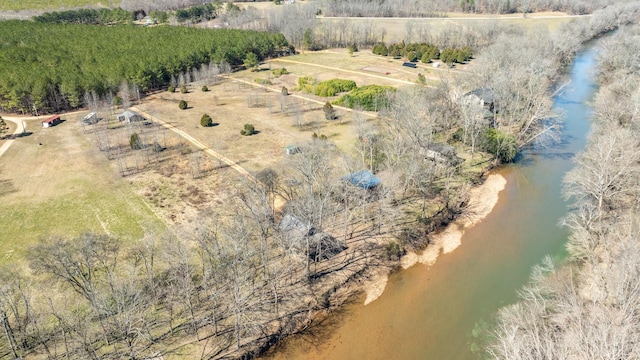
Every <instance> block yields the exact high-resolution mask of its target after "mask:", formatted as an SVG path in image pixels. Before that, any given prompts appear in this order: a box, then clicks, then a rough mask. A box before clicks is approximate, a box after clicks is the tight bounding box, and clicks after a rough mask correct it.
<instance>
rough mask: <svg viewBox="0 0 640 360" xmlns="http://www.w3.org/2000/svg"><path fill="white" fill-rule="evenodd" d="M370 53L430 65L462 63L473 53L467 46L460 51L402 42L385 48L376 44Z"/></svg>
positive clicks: (381, 44) (381, 43)
mask: <svg viewBox="0 0 640 360" xmlns="http://www.w3.org/2000/svg"><path fill="white" fill-rule="evenodd" d="M371 52H372V53H374V54H376V55H381V56H391V57H394V58H401V57H405V58H406V59H407V60H408V61H411V62H415V61H422V62H423V63H430V62H431V61H432V60H438V59H440V60H442V61H443V62H444V63H446V64H449V65H451V64H453V63H460V64H462V63H464V62H466V61H468V60H470V59H471V57H472V56H473V51H472V50H471V48H470V47H469V46H465V47H463V48H462V49H452V48H448V47H447V48H444V49H442V51H440V48H438V47H437V46H435V45H433V44H428V43H411V44H405V43H404V41H403V42H400V43H394V44H390V45H389V46H387V45H386V44H385V43H384V42H380V43H377V44H376V45H375V46H374V47H373V49H371Z"/></svg>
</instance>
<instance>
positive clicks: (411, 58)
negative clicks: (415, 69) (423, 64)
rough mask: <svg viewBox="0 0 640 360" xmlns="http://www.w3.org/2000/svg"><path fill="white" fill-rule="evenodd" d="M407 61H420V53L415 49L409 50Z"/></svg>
mask: <svg viewBox="0 0 640 360" xmlns="http://www.w3.org/2000/svg"><path fill="white" fill-rule="evenodd" d="M407 61H410V62H416V61H418V53H417V52H415V51H408V52H407Z"/></svg>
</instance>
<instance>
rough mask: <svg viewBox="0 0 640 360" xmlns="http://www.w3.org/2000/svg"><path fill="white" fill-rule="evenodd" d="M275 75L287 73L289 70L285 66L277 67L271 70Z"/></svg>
mask: <svg viewBox="0 0 640 360" xmlns="http://www.w3.org/2000/svg"><path fill="white" fill-rule="evenodd" d="M271 73H272V74H273V76H280V75H287V74H288V73H289V72H288V71H287V69H285V68H279V69H275V70H273V71H272V72H271Z"/></svg>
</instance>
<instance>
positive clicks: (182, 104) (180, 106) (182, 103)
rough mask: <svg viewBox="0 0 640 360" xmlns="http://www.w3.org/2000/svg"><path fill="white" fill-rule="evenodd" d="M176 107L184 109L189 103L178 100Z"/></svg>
mask: <svg viewBox="0 0 640 360" xmlns="http://www.w3.org/2000/svg"><path fill="white" fill-rule="evenodd" d="M178 107H179V108H180V110H185V109H186V108H187V107H189V104H187V102H186V101H184V100H180V102H179V103H178Z"/></svg>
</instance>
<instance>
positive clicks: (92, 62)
mask: <svg viewBox="0 0 640 360" xmlns="http://www.w3.org/2000/svg"><path fill="white" fill-rule="evenodd" d="M0 39H2V40H1V41H0V78H1V79H2V83H1V84H0V110H3V111H32V110H34V109H39V110H42V109H53V110H56V111H59V110H60V109H68V108H75V107H78V106H81V105H82V97H83V94H84V93H85V92H87V91H95V92H96V93H97V94H105V93H107V92H109V91H115V90H116V89H117V87H118V85H119V84H120V83H121V82H122V81H123V80H126V81H128V82H129V83H132V84H135V85H136V86H137V87H138V88H139V89H141V90H142V91H146V90H149V89H156V88H159V87H162V86H164V85H166V84H168V83H169V81H170V79H171V76H172V75H177V74H179V73H180V72H183V71H188V70H190V69H193V68H198V67H200V66H201V65H202V64H208V63H209V62H214V63H221V62H227V63H229V64H230V65H232V66H233V65H240V64H242V63H243V60H244V58H245V57H246V55H247V54H248V53H254V54H255V55H256V56H257V57H258V59H260V60H262V59H264V58H268V57H274V56H278V55H280V54H282V53H286V52H288V51H290V47H289V44H288V42H287V40H286V39H285V37H284V36H283V35H282V34H277V33H267V32H257V31H247V30H231V29H195V28H186V27H174V26H171V27H169V26H154V27H142V26H128V25H121V26H109V27H104V26H98V27H97V26H91V25H81V24H43V23H37V22H36V23H34V22H27V21H7V22H3V23H2V26H0Z"/></svg>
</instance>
